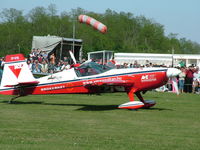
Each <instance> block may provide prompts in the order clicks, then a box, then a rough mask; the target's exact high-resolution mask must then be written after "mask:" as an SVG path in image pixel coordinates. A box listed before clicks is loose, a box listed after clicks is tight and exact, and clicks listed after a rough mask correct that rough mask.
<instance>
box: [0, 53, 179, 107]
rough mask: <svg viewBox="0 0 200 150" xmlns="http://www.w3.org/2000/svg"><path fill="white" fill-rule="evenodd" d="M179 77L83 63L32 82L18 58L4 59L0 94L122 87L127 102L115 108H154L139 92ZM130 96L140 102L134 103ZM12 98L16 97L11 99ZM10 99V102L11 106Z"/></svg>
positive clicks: (163, 70)
mask: <svg viewBox="0 0 200 150" xmlns="http://www.w3.org/2000/svg"><path fill="white" fill-rule="evenodd" d="M179 73H180V71H179V70H178V69H175V68H128V69H127V68H126V69H111V68H109V67H107V66H103V65H99V64H97V63H95V62H85V63H83V64H82V65H81V66H79V67H77V68H71V69H69V70H64V71H62V72H58V73H54V74H51V75H48V76H44V77H41V78H38V79H36V78H34V76H33V74H32V73H31V71H30V70H29V68H28V65H27V63H26V60H25V58H24V56H23V55H22V54H15V55H7V56H6V57H5V64H4V70H3V75H2V80H1V85H0V94H4V95H17V96H25V95H30V94H31V95H34V94H68V93H79V94H81V93H83V94H84V93H100V92H103V91H104V90H105V87H106V88H108V87H118V86H120V87H123V88H124V91H125V92H127V94H128V97H129V100H130V102H128V103H125V104H122V105H119V107H118V108H124V109H138V108H142V107H143V108H149V107H152V106H153V105H155V102H154V101H148V100H144V99H143V97H142V96H141V92H146V91H147V90H151V89H155V88H157V87H160V86H162V85H164V84H166V83H167V81H168V79H169V77H175V76H177V75H178V74H179ZM134 94H135V95H136V96H137V97H138V98H139V100H140V101H134ZM15 98H16V97H15ZM12 100H14V98H13V99H11V101H10V102H12Z"/></svg>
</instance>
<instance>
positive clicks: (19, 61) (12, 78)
mask: <svg viewBox="0 0 200 150" xmlns="http://www.w3.org/2000/svg"><path fill="white" fill-rule="evenodd" d="M37 83H38V81H37V80H36V79H35V78H34V76H33V74H32V73H31V71H30V69H29V68H28V65H27V63H26V60H25V58H24V56H23V55H22V54H15V55H7V56H6V57H5V64H4V69H3V75H2V80H1V87H12V86H17V85H19V86H20V85H28V84H37Z"/></svg>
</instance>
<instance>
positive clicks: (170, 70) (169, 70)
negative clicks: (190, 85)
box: [167, 68, 181, 77]
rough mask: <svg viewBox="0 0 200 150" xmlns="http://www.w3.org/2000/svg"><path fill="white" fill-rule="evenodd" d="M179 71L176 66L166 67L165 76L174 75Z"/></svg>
mask: <svg viewBox="0 0 200 150" xmlns="http://www.w3.org/2000/svg"><path fill="white" fill-rule="evenodd" d="M180 73H181V71H180V70H179V69H176V68H168V69H167V77H176V76H177V75H179V74H180Z"/></svg>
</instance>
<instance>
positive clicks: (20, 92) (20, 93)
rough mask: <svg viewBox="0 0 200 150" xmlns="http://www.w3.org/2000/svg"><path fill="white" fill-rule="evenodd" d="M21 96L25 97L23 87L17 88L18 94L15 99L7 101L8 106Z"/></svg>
mask: <svg viewBox="0 0 200 150" xmlns="http://www.w3.org/2000/svg"><path fill="white" fill-rule="evenodd" d="M22 96H25V91H24V88H23V87H20V88H19V93H18V95H17V96H15V97H13V98H11V99H10V100H9V102H8V103H9V104H12V103H13V101H14V100H15V99H17V98H19V97H22Z"/></svg>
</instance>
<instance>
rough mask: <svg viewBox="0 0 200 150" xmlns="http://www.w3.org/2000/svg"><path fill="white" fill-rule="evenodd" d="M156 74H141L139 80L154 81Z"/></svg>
mask: <svg viewBox="0 0 200 150" xmlns="http://www.w3.org/2000/svg"><path fill="white" fill-rule="evenodd" d="M156 80H157V79H156V75H155V74H151V75H143V76H142V77H141V82H152V81H156Z"/></svg>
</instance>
